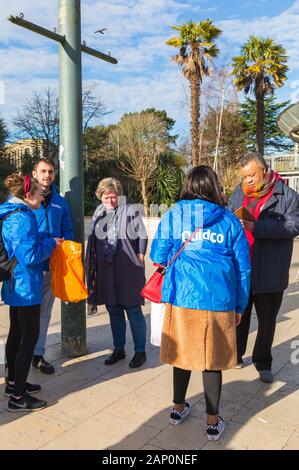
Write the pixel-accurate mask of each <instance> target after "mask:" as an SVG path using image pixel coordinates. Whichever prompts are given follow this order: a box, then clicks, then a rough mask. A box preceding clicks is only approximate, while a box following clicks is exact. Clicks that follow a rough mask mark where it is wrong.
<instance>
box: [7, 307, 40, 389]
mask: <svg viewBox="0 0 299 470" xmlns="http://www.w3.org/2000/svg"><path fill="white" fill-rule="evenodd" d="M9 316H10V329H9V333H8V338H7V342H6V360H7V367H8V380H9V381H10V382H14V383H15V385H14V395H15V396H21V395H23V394H24V393H25V391H26V380H27V376H28V373H29V369H30V365H31V361H32V356H33V351H34V348H35V345H36V342H37V340H38V336H39V319H40V305H32V306H30V307H10V308H9Z"/></svg>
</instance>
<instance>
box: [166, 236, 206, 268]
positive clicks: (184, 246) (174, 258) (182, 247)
mask: <svg viewBox="0 0 299 470" xmlns="http://www.w3.org/2000/svg"><path fill="white" fill-rule="evenodd" d="M199 230H201V227H197V229H196V230H194V232H193V233H191V235H190V237H189V238H188V240H186V241H185V243H184V245H183V246H181V248H180V249H179V251H178V252H177V253H176V254H175V255H174V257H173V258H172V259H171V260H170V261H169V263H168V264H167V266H166V267H165V268H164V269H165V271H166V269H168V268H169V266H170V265H171V264H172V263H173V262H174V261H175V260H176V258H177V257H178V256H179V255H180V254H181V253H182V251H183V250H184V249H185V248H186V246H187V245H189V243H190V242H191V240H192V238H193V237H194V236H195V235H196V234H197V232H199Z"/></svg>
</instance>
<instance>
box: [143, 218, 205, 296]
mask: <svg viewBox="0 0 299 470" xmlns="http://www.w3.org/2000/svg"><path fill="white" fill-rule="evenodd" d="M200 229H201V227H198V228H197V229H196V230H195V231H194V232H193V233H192V234H191V235H190V237H189V238H188V240H186V241H185V243H184V245H183V246H182V247H181V248H180V249H179V251H178V252H177V253H176V254H175V255H174V257H173V258H172V259H171V260H170V261H169V263H168V264H167V266H159V267H158V269H157V270H156V271H155V272H154V274H153V275H152V276H151V277H150V278H149V280H148V281H147V283H146V284H145V286H144V288H143V289H142V291H141V295H142V297H144V298H145V299H147V300H150V301H151V302H155V303H157V304H160V303H161V301H162V285H163V281H164V276H165V273H166V271H167V269H168V268H169V266H170V265H171V264H172V263H173V262H174V260H175V259H176V258H177V257H178V256H179V255H180V254H181V253H182V251H183V249H184V248H186V246H187V245H188V244H189V243H190V242H191V240H192V238H193V237H194V236H195V234H196V233H197V232H198V231H199V230H200Z"/></svg>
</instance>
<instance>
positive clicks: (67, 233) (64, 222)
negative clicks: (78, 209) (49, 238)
mask: <svg viewBox="0 0 299 470" xmlns="http://www.w3.org/2000/svg"><path fill="white" fill-rule="evenodd" d="M61 237H62V238H64V239H65V240H73V239H74V230H73V224H72V218H71V211H70V208H69V205H68V203H67V202H65V207H64V211H63V216H62V219H61Z"/></svg>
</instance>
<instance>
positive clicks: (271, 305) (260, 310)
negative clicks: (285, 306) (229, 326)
mask: <svg viewBox="0 0 299 470" xmlns="http://www.w3.org/2000/svg"><path fill="white" fill-rule="evenodd" d="M282 297H283V292H274V293H266V294H251V295H250V299H249V303H248V306H247V308H246V310H245V312H244V313H243V315H242V320H241V323H240V325H239V326H238V327H237V350H238V362H241V360H242V357H243V356H244V354H245V351H246V346H247V340H248V334H249V327H250V319H251V312H252V307H253V304H254V306H255V309H256V314H257V319H258V330H257V337H256V340H255V345H254V348H253V353H252V362H253V363H254V365H255V367H256V369H257V370H258V371H259V370H271V366H272V354H271V348H272V343H273V339H274V333H275V327H276V317H277V315H278V312H279V309H280V306H281V302H282Z"/></svg>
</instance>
